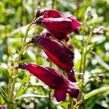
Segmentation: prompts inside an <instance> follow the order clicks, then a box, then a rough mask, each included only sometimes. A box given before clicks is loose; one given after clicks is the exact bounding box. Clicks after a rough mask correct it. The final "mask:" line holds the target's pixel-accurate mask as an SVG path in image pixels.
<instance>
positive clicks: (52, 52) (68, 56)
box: [31, 34, 76, 82]
mask: <svg viewBox="0 0 109 109" xmlns="http://www.w3.org/2000/svg"><path fill="white" fill-rule="evenodd" d="M31 42H32V43H39V45H41V47H42V48H43V50H44V52H45V53H46V55H47V56H48V58H49V59H50V60H51V61H52V62H53V63H54V64H56V65H57V66H58V67H59V68H61V69H62V70H65V71H66V72H67V73H68V77H69V79H70V80H71V81H72V82H75V81H76V79H75V76H74V72H73V66H74V65H73V58H74V54H73V52H72V51H71V50H70V49H69V48H67V47H66V46H64V45H63V44H62V43H61V42H59V41H58V40H56V39H51V38H48V37H46V34H45V37H44V35H42V36H39V37H33V38H32V40H31Z"/></svg>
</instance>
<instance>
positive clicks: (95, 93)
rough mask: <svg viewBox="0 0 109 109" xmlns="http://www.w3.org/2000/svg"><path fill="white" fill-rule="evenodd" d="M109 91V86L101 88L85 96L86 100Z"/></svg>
mask: <svg viewBox="0 0 109 109" xmlns="http://www.w3.org/2000/svg"><path fill="white" fill-rule="evenodd" d="M108 91H109V86H108V87H101V88H98V89H95V90H93V91H91V92H89V93H87V94H86V95H85V96H84V99H85V100H87V99H89V98H91V97H93V96H95V95H97V94H100V93H103V92H108Z"/></svg>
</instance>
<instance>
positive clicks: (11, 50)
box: [0, 0, 109, 109]
mask: <svg viewBox="0 0 109 109" xmlns="http://www.w3.org/2000/svg"><path fill="white" fill-rule="evenodd" d="M38 7H40V9H45V8H52V7H54V8H55V9H57V10H59V11H60V12H63V13H64V14H69V15H73V16H74V17H75V18H76V19H78V20H79V21H80V22H82V24H83V25H82V26H81V28H80V32H79V34H78V35H75V34H70V37H71V41H72V45H73V49H72V50H73V51H74V53H75V58H74V63H75V74H76V77H77V80H78V84H79V87H80V88H81V90H82V92H83V93H84V95H85V97H86V98H87V99H86V100H83V102H82V103H81V105H80V108H81V109H109V0H0V104H1V105H4V106H5V107H8V105H9V102H8V101H7V99H8V97H9V93H10V92H9V90H10V89H9V88H10V87H9V82H10V81H12V82H11V83H13V84H14V86H15V88H14V91H13V93H12V95H11V96H14V95H16V96H15V98H13V99H14V100H12V101H11V102H10V103H11V104H12V107H13V109H47V108H48V105H51V109H67V106H68V100H66V101H65V102H60V103H58V102H56V100H55V99H54V98H52V101H51V102H50V104H49V100H48V99H47V97H48V94H49V93H50V90H48V87H47V86H46V85H44V84H43V83H42V82H41V81H39V80H37V79H36V78H35V77H34V76H31V77H30V75H29V74H28V73H27V72H24V71H20V70H19V71H18V72H16V76H13V73H12V72H11V68H10V67H8V66H11V65H12V64H13V63H14V61H15V59H16V58H17V56H18V51H19V50H20V49H21V46H22V39H23V37H24V35H25V32H26V28H27V25H28V24H29V23H31V22H32V20H33V18H34V13H35V10H36V9H37V8H38ZM42 29H43V28H42V27H39V26H35V27H33V28H32V29H31V30H30V31H29V34H28V38H27V41H28V40H30V39H31V37H32V36H34V35H38V34H39V33H40V31H41V30H42ZM81 53H82V55H81ZM84 56H85V58H84ZM81 57H82V58H83V60H84V62H83V63H82V64H83V66H84V64H85V67H84V68H85V69H84V71H83V72H82V73H84V74H83V75H84V80H83V81H82V80H81V76H80V75H82V73H81V72H80V71H81V69H80V65H81ZM22 62H32V63H37V64H39V65H43V66H49V65H50V64H49V61H48V59H47V57H46V55H45V54H44V53H43V51H42V50H41V49H39V48H38V47H29V48H28V49H27V50H26V53H25V54H24V55H23V56H22ZM52 66H53V67H55V68H56V69H58V68H57V67H56V66H55V65H52ZM58 70H60V69H58ZM61 72H62V71H61ZM13 78H14V79H13ZM96 89H98V90H99V91H98V92H97V93H95V94H94V95H93V94H92V95H91V96H90V92H92V93H93V91H94V90H95V91H96ZM51 93H52V91H51ZM88 94H89V95H88ZM89 96H90V97H89ZM13 103H14V105H13Z"/></svg>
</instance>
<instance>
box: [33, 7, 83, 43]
mask: <svg viewBox="0 0 109 109" xmlns="http://www.w3.org/2000/svg"><path fill="white" fill-rule="evenodd" d="M36 15H37V14H36ZM41 16H42V17H41ZM33 23H36V24H43V25H44V26H45V28H46V29H47V30H48V31H49V32H50V33H51V35H52V36H53V37H55V38H56V39H58V40H65V41H66V42H67V41H68V40H69V38H68V36H67V35H68V34H70V33H71V32H74V33H77V30H78V28H79V27H80V26H81V23H80V22H79V21H77V20H76V19H74V18H73V16H65V15H64V14H62V13H60V12H59V11H57V10H55V9H47V10H44V11H42V12H40V16H39V18H38V19H36V20H34V21H33Z"/></svg>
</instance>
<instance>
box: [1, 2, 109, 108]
mask: <svg viewBox="0 0 109 109" xmlns="http://www.w3.org/2000/svg"><path fill="white" fill-rule="evenodd" d="M60 1H61V0H60ZM55 3H57V1H55V0H52V8H51V9H44V10H41V9H40V8H38V9H36V12H35V16H34V19H33V20H32V21H31V23H30V24H29V25H28V26H27V28H26V32H25V35H24V36H23V37H22V38H21V39H22V42H21V45H20V50H16V52H17V53H16V54H17V56H16V55H9V53H8V57H6V63H7V65H8V66H7V68H6V69H5V70H4V69H3V71H2V67H1V66H0V72H3V73H7V74H9V75H8V85H7V86H6V87H5V88H2V87H1V86H0V109H20V108H22V107H23V106H24V107H26V108H28V109H29V107H28V104H29V103H30V107H33V109H37V108H38V109H39V108H41V109H45V108H48V109H61V108H65V109H85V108H84V106H83V105H84V104H85V103H87V100H89V99H90V98H93V97H94V96H95V95H97V94H99V93H102V92H108V90H109V87H97V88H98V89H95V88H93V87H95V86H93V84H96V86H99V85H98V84H99V83H100V82H103V79H104V77H103V76H102V75H100V76H98V77H97V78H96V77H93V75H92V78H89V80H87V81H86V80H85V76H86V69H87V68H86V64H87V59H89V58H90V57H89V56H90V55H94V56H95V57H96V58H97V59H98V63H100V64H101V65H102V67H104V68H106V69H107V70H109V69H108V65H107V64H105V63H104V62H103V61H102V60H101V58H100V57H99V56H98V55H97V54H96V53H95V52H94V50H92V48H93V47H94V43H93V44H92V42H91V39H92V38H93V36H94V35H97V34H101V33H102V32H101V31H102V29H101V28H100V30H101V31H100V30H98V31H95V32H94V26H95V25H94V24H93V25H91V26H89V24H90V22H88V20H89V19H90V17H91V16H90V11H87V10H86V14H85V17H83V19H84V20H83V21H82V23H80V22H79V21H78V20H76V19H75V18H74V17H73V16H71V15H69V13H68V14H67V15H64V14H63V13H62V12H60V11H58V10H56V9H54V7H55V6H54V4H55ZM39 4H40V2H39ZM77 8H78V9H77V12H78V13H77V18H78V19H79V17H80V15H79V14H80V13H79V10H80V2H79V0H77ZM6 19H7V16H6ZM80 21H81V20H80ZM21 22H22V19H21ZM88 26H89V27H88ZM7 28H8V26H7V24H5V29H6V31H5V34H6V40H7V41H8V31H7ZM34 28H35V29H36V31H38V34H37V35H35V34H34V33H31V35H30V36H32V38H30V37H29V35H28V34H29V32H31V31H33V29H34ZM87 29H88V30H87ZM71 33H73V35H74V37H71V36H72V34H71ZM78 33H79V35H81V38H82V39H81V40H80V41H78V40H77V42H75V41H76V40H75V37H76V35H77V34H78ZM28 39H29V40H28ZM73 39H74V40H73ZM72 40H73V41H72ZM0 43H1V42H0ZM80 43H81V44H80ZM79 44H80V46H79V47H78V48H79V49H80V55H81V59H80V60H79V65H78V66H79V68H78V73H77V72H76V71H75V69H76V68H75V67H77V66H76V65H75V63H74V54H76V53H74V49H75V48H76V47H75V46H78V45H79ZM6 48H7V49H8V45H7V44H6ZM29 49H32V50H36V49H37V52H36V51H35V52H29V53H30V56H31V55H32V56H33V57H35V58H34V59H33V57H32V56H31V58H32V60H31V61H30V60H26V59H27V58H29V57H30V56H27V54H26V52H28V51H29ZM30 51H31V50H30ZM90 51H91V52H90ZM8 52H9V50H8ZM39 52H40V53H39ZM42 52H43V53H42ZM89 52H90V54H88V53H89ZM99 52H100V51H99ZM41 53H42V54H44V56H43V55H42V54H41ZM40 54H41V55H40ZM14 57H15V59H14ZM25 57H26V59H23V58H25ZM41 58H43V59H44V61H45V62H41V61H40V60H41ZM8 61H9V62H8ZM46 63H47V64H46ZM74 66H75V67H74ZM19 72H20V73H21V74H19ZM21 75H23V76H21ZM20 76H21V77H20ZM19 77H20V79H21V80H20V79H19ZM34 77H35V79H33V78H34ZM31 78H32V79H33V80H32V79H31ZM98 78H99V83H98ZM34 80H35V82H34ZM17 81H18V82H19V81H20V85H19V84H18V83H17ZM31 81H32V82H34V84H32V83H31ZM41 81H42V82H41ZM105 82H107V81H105ZM90 83H91V85H92V86H91V87H92V89H94V90H92V91H91V90H90V89H88V88H89V87H90V86H88V85H89V84H90ZM16 86H18V87H17V88H16ZM87 87H88V88H87ZM42 90H43V91H42ZM26 92H27V93H26ZM28 92H29V93H28ZM87 92H88V93H87ZM26 98H28V99H26ZM37 98H38V99H37ZM100 99H101V98H100ZM91 100H92V101H93V99H91ZM28 101H29V103H28ZM95 102H96V101H95ZM40 103H42V104H44V106H42V105H41V106H42V107H41V106H40ZM2 104H6V105H4V106H3V105H2ZM21 104H22V106H21ZM52 104H53V105H52ZM89 104H90V101H89ZM25 105H27V106H25ZM86 105H88V104H86ZM38 106H39V107H38ZM92 108H93V106H92ZM92 108H90V109H92Z"/></svg>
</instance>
